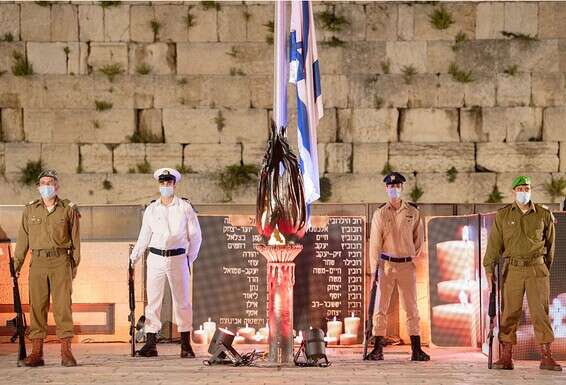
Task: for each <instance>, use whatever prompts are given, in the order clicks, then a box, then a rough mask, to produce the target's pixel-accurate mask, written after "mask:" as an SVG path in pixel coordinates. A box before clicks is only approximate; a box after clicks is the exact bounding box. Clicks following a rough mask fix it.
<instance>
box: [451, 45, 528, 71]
mask: <svg viewBox="0 0 566 385" xmlns="http://www.w3.org/2000/svg"><path fill="white" fill-rule="evenodd" d="M512 43H513V42H512V41H509V40H501V39H498V40H468V41H464V42H462V43H460V44H459V49H458V50H457V51H456V53H455V61H454V62H455V63H456V65H457V66H458V67H459V68H461V69H463V70H465V71H472V74H473V75H474V76H476V75H477V74H484V75H491V74H493V73H499V72H503V70H504V69H505V68H507V66H508V65H512V64H517V62H515V63H512V62H511V61H510V60H509V57H510V46H511V44H512ZM518 63H520V62H518ZM448 64H450V63H448Z"/></svg>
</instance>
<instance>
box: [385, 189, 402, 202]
mask: <svg viewBox="0 0 566 385" xmlns="http://www.w3.org/2000/svg"><path fill="white" fill-rule="evenodd" d="M387 196H389V198H391V199H398V198H400V197H401V189H400V188H398V187H387Z"/></svg>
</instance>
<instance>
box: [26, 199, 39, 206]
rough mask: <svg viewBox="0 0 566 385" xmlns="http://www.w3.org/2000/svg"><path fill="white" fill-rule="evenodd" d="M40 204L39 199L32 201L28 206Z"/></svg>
mask: <svg viewBox="0 0 566 385" xmlns="http://www.w3.org/2000/svg"><path fill="white" fill-rule="evenodd" d="M38 202H39V199H34V200H32V201H29V202H28V203H27V205H26V206H31V205H33V204H36V203H38Z"/></svg>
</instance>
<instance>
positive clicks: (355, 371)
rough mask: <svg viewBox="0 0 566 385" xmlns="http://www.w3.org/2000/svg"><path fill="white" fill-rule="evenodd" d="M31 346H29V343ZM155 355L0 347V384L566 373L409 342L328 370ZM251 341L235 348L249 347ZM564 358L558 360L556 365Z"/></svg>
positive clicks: (548, 379)
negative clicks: (416, 352) (492, 363)
mask: <svg viewBox="0 0 566 385" xmlns="http://www.w3.org/2000/svg"><path fill="white" fill-rule="evenodd" d="M30 348H31V347H30ZM158 348H159V354H160V356H159V357H156V358H146V359H142V358H131V357H130V356H129V355H128V353H129V345H127V344H123V343H115V344H98V343H97V344H86V343H85V344H76V345H74V349H73V350H74V353H75V356H76V358H77V360H78V361H79V366H78V367H77V368H64V367H61V366H60V364H59V345H58V344H47V345H46V349H45V355H46V366H45V367H43V368H18V367H16V365H15V359H16V345H15V344H1V345H0V373H1V377H0V378H1V379H2V384H4V385H14V384H46V383H49V384H53V385H56V384H118V383H119V384H135V385H145V384H167V385H174V384H186V383H191V384H192V383H197V384H249V385H256V384H293V385H298V384H309V385H310V384H370V383H371V384H374V383H385V384H394V385H403V384H435V385H436V384H474V385H479V384H501V385H507V384H509V385H511V384H513V385H522V384H530V385H534V384H536V385H546V384H548V385H551V384H552V385H554V384H555V385H559V384H560V385H563V384H565V383H566V372H542V371H539V369H538V362H535V361H519V362H516V363H515V367H516V368H515V370H513V371H489V370H487V368H486V362H487V359H486V357H485V356H484V355H483V354H481V353H480V352H470V351H466V350H462V349H432V350H431V355H432V359H433V360H432V361H430V362H426V363H414V362H409V361H408V360H409V354H408V349H409V348H408V347H406V346H403V347H393V348H387V349H386V355H385V359H386V361H384V362H380V363H368V362H363V361H361V360H360V359H359V357H360V356H361V349H360V348H352V349H348V348H342V349H329V350H328V353H329V358H330V360H331V362H332V365H331V366H330V367H329V368H295V367H292V368H281V369H279V370H278V369H277V368H264V367H263V368H262V367H230V366H214V367H208V366H205V365H203V363H202V361H203V360H204V359H206V358H207V357H208V354H207V353H206V350H205V348H204V347H199V348H198V349H197V359H196V360H186V359H184V360H182V359H180V358H178V354H179V345H170V344H165V345H159V346H158ZM250 350H251V347H249V346H246V347H245V348H239V351H240V352H248V351H250ZM563 364H564V363H563Z"/></svg>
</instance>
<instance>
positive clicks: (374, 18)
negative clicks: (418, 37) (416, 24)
mask: <svg viewBox="0 0 566 385" xmlns="http://www.w3.org/2000/svg"><path fill="white" fill-rule="evenodd" d="M398 21H399V12H398V6H397V4H395V3H383V4H379V3H373V4H368V5H367V6H366V23H367V26H366V35H367V40H368V41H388V40H397V28H398ZM405 28H406V27H405ZM404 40H406V39H404Z"/></svg>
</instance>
